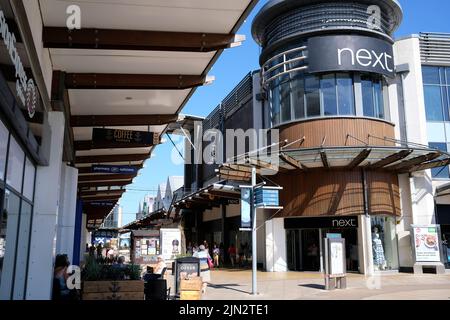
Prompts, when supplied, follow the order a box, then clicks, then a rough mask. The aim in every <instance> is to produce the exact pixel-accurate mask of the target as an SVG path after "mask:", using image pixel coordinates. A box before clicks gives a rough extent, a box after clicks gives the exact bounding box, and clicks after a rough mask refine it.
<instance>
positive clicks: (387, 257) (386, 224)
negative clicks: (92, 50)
mask: <svg viewBox="0 0 450 320" xmlns="http://www.w3.org/2000/svg"><path fill="white" fill-rule="evenodd" d="M371 225H372V253H373V264H374V269H375V271H384V270H396V269H398V249H397V235H396V231H395V217H390V216H376V217H372V218H371Z"/></svg>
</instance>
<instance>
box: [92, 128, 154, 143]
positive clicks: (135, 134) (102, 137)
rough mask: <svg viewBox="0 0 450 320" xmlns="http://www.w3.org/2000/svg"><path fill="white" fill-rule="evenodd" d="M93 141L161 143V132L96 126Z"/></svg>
mask: <svg viewBox="0 0 450 320" xmlns="http://www.w3.org/2000/svg"><path fill="white" fill-rule="evenodd" d="M92 141H93V143H111V142H114V143H119V144H120V143H123V144H128V145H133V144H137V145H143V144H145V145H156V144H158V143H159V134H157V133H155V132H146V131H132V130H122V129H102V128H94V129H92Z"/></svg>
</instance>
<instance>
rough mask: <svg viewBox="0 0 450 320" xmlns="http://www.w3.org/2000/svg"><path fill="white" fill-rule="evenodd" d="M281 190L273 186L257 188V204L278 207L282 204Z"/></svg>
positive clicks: (257, 205) (258, 205)
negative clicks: (280, 198)
mask: <svg viewBox="0 0 450 320" xmlns="http://www.w3.org/2000/svg"><path fill="white" fill-rule="evenodd" d="M279 191H280V189H279V188H276V189H274V188H272V187H260V188H257V189H255V206H256V207H278V206H279V205H280V200H279Z"/></svg>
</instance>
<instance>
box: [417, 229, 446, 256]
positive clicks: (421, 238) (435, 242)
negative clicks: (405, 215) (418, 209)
mask: <svg viewBox="0 0 450 320" xmlns="http://www.w3.org/2000/svg"><path fill="white" fill-rule="evenodd" d="M412 230H413V243H414V249H415V250H414V251H415V253H416V262H440V261H441V255H440V252H439V234H438V228H437V226H436V225H428V226H414V225H413V226H412Z"/></svg>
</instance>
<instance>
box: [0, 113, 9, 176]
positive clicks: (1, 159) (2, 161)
mask: <svg viewBox="0 0 450 320" xmlns="http://www.w3.org/2000/svg"><path fill="white" fill-rule="evenodd" d="M8 136H9V133H8V129H6V127H5V126H4V125H3V123H2V122H1V121H0V180H4V179H5V166H6V151H7V149H8Z"/></svg>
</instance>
